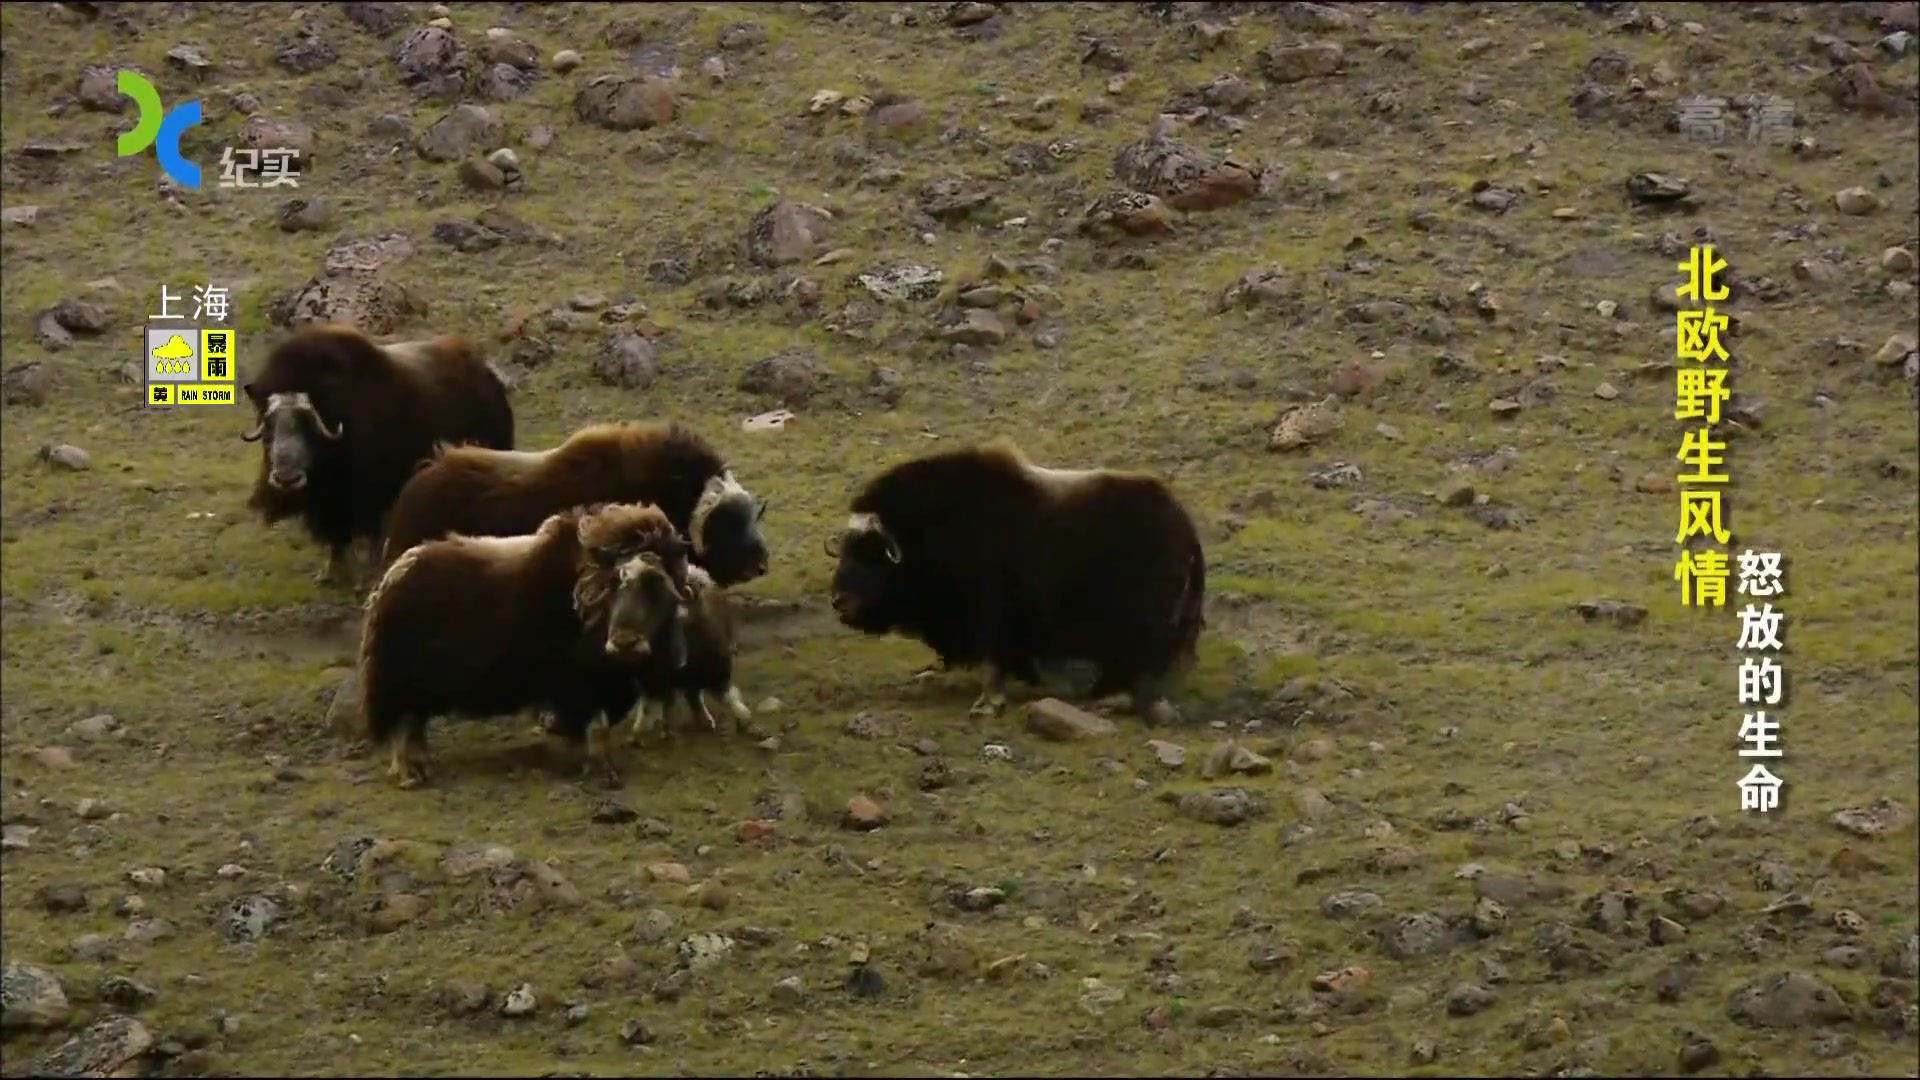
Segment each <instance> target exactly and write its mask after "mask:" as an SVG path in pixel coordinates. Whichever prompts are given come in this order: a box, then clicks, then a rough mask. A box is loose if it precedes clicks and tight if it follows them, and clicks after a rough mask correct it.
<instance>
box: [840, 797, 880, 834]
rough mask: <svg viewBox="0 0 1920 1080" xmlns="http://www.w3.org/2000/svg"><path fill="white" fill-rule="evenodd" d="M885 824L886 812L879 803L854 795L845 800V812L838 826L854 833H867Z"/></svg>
mask: <svg viewBox="0 0 1920 1080" xmlns="http://www.w3.org/2000/svg"><path fill="white" fill-rule="evenodd" d="M886 823H887V812H886V811H885V810H883V809H882V808H881V806H880V804H879V803H877V802H875V801H873V800H872V799H870V798H868V797H867V796H865V795H855V796H854V797H853V798H851V799H848V800H847V808H846V812H845V813H843V814H842V815H841V818H840V826H841V828H844V829H851V830H853V831H855V832H869V831H872V830H874V829H877V828H879V827H881V826H882V825H885V824H886Z"/></svg>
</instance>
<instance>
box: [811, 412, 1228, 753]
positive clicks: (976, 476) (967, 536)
mask: <svg viewBox="0 0 1920 1080" xmlns="http://www.w3.org/2000/svg"><path fill="white" fill-rule="evenodd" d="M852 511H853V513H852V517H851V518H850V519H849V520H848V522H847V526H846V528H845V529H844V530H843V531H841V532H839V533H836V534H835V535H834V536H832V537H829V538H828V540H827V544H826V547H827V554H828V555H830V556H832V557H834V558H837V559H838V560H839V565H838V567H837V568H836V570H835V572H834V576H833V609H834V612H835V613H836V614H837V615H838V616H839V618H840V621H841V622H842V623H844V624H845V625H846V626H848V627H850V628H852V629H855V630H859V631H861V632H862V633H865V634H870V635H880V634H886V633H897V634H900V635H902V636H905V637H912V638H916V639H918V640H920V641H921V642H923V643H924V644H926V645H927V646H928V647H929V648H931V649H933V651H934V652H935V653H936V654H937V655H938V656H939V658H940V659H941V660H942V661H943V662H944V666H950V667H960V668H971V667H978V666H981V665H984V666H985V667H986V680H985V683H984V685H983V687H982V689H981V692H980V696H979V698H978V699H977V700H976V701H975V702H974V703H973V708H972V710H971V712H972V714H973V715H976V716H979V715H989V716H990V715H994V714H997V713H998V712H999V711H1000V710H1001V709H1002V708H1004V707H1005V705H1006V692H1005V683H1006V677H1007V676H1008V675H1013V676H1016V677H1018V678H1021V679H1023V680H1025V681H1027V682H1038V681H1039V678H1038V671H1039V668H1040V667H1041V666H1042V665H1047V664H1057V663H1063V662H1069V661H1083V662H1091V663H1093V664H1095V665H1097V666H1098V668H1099V671H1100V674H1099V677H1098V678H1097V679H1096V681H1095V683H1094V686H1093V688H1092V690H1091V696H1092V697H1094V698H1100V697H1105V696H1107V695H1110V694H1115V693H1119V692H1121V691H1128V692H1130V693H1131V694H1132V697H1133V706H1134V709H1135V711H1136V712H1137V713H1139V715H1140V716H1141V718H1142V719H1143V720H1145V721H1147V722H1149V723H1162V722H1168V721H1171V720H1174V719H1176V718H1177V717H1178V712H1177V711H1176V710H1175V709H1174V707H1173V705H1172V703H1171V702H1169V701H1168V700H1167V699H1166V687H1167V684H1168V683H1169V681H1170V680H1171V679H1172V678H1173V677H1174V676H1175V675H1177V674H1179V673H1181V672H1183V671H1184V670H1185V669H1186V668H1187V667H1189V666H1190V665H1191V663H1192V661H1193V656H1194V649H1195V645H1196V643H1197V641H1198V638H1199V635H1200V631H1201V628H1202V627H1203V625H1204V621H1203V618H1202V614H1201V612H1202V604H1203V602H1204V599H1205V591H1206V560H1205V556H1204V554H1203V553H1202V551H1201V547H1200V538H1199V535H1198V534H1197V533H1196V532H1195V530H1194V526H1193V522H1192V520H1191V519H1190V518H1189V517H1188V516H1187V513H1186V510H1185V509H1184V508H1182V506H1181V505H1180V503H1179V501H1178V500H1176V499H1175V498H1174V495H1173V493H1172V491H1171V490H1170V489H1169V488H1168V486H1167V485H1166V484H1165V483H1164V482H1163V481H1161V480H1160V479H1158V478H1157V477H1154V476H1151V475H1147V474H1143V473H1131V472H1120V471H1115V470H1108V469H1089V470H1077V471H1065V470H1058V469H1045V468H1041V467H1039V466H1037V465H1034V464H1032V463H1031V462H1029V461H1028V460H1027V459H1026V457H1025V455H1023V454H1022V453H1021V452H1020V450H1019V449H1018V448H1017V447H1016V446H1015V445H1014V444H1013V443H1011V442H1008V441H1006V440H1003V439H996V440H993V441H991V442H987V443H984V444H980V445H976V446H972V447H967V448H963V449H956V450H950V451H946V452H943V453H937V454H931V455H928V456H925V457H922V458H919V459H917V460H912V461H907V462H904V463H902V464H899V465H896V466H894V467H893V468H891V469H888V470H886V471H885V472H882V473H881V474H879V475H878V476H876V477H874V478H873V479H872V480H870V481H869V482H868V483H867V485H866V486H865V487H864V488H863V489H862V490H861V491H860V493H859V494H858V495H856V496H855V497H854V499H853V503H852Z"/></svg>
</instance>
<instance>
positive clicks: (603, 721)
mask: <svg viewBox="0 0 1920 1080" xmlns="http://www.w3.org/2000/svg"><path fill="white" fill-rule="evenodd" d="M595 774H598V775H599V777H600V780H601V781H602V782H603V783H605V784H606V785H607V786H608V787H610V788H617V787H619V786H620V783H621V780H620V769H619V768H618V767H617V766H616V765H615V764H614V762H613V718H612V717H609V716H607V715H605V714H604V713H603V714H599V715H596V716H595V717H594V718H593V719H592V720H591V721H589V722H588V724H587V760H586V764H585V765H584V766H583V767H582V768H581V770H580V779H581V781H582V782H585V781H587V780H590V779H592V778H593V777H594V775H595Z"/></svg>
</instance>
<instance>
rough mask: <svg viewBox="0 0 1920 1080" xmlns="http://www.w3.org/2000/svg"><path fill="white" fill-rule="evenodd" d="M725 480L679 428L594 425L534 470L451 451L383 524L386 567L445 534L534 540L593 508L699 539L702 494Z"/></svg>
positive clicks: (524, 463) (412, 485) (499, 457)
mask: <svg viewBox="0 0 1920 1080" xmlns="http://www.w3.org/2000/svg"><path fill="white" fill-rule="evenodd" d="M725 473H726V462H725V460H724V459H723V458H722V457H721V456H720V454H719V453H718V452H716V451H715V450H714V449H713V448H712V447H711V446H710V445H708V444H707V442H706V440H705V439H703V438H701V437H700V436H699V435H698V434H697V433H695V432H693V431H692V430H690V429H688V428H686V427H684V426H682V425H680V424H677V423H619V424H594V425H592V426H589V427H584V428H581V429H580V430H578V431H576V432H574V433H573V435H572V436H570V437H569V438H568V439H567V440H566V442H564V443H561V444H560V445H559V446H557V447H554V448H553V449H551V450H548V451H546V452H545V453H544V454H543V455H541V456H540V457H539V459H538V460H537V461H529V460H527V459H524V458H518V457H516V456H515V455H510V454H501V453H494V452H491V451H488V450H484V449H479V448H475V447H450V448H447V449H445V450H443V451H441V452H440V453H439V454H438V455H437V456H435V458H434V459H433V460H432V461H431V462H429V463H428V464H427V465H425V466H423V467H422V468H421V469H420V470H419V471H418V472H417V473H416V474H415V475H414V476H413V477H412V478H411V479H410V480H409V481H408V482H407V485H406V488H405V489H404V490H403V491H402V492H401V493H400V497H399V500H398V501H397V502H396V503H395V505H394V508H393V513H392V515H391V516H390V518H389V520H388V523H387V538H386V545H385V549H384V551H383V553H382V561H383V563H384V564H387V565H391V564H392V563H393V561H394V560H396V559H398V558H399V557H400V555H401V554H402V553H403V552H405V551H406V550H407V549H408V548H409V547H412V546H413V545H415V544H418V543H421V542H423V541H427V540H433V539H437V538H439V537H442V536H445V535H447V534H448V533H461V534H464V535H467V536H515V535H518V534H521V533H526V532H531V531H532V530H533V529H535V528H536V527H538V526H539V524H540V522H542V521H544V520H545V519H546V518H547V516H548V515H550V514H554V513H558V512H559V511H561V510H563V509H565V508H567V507H569V506H578V505H582V504H587V503H595V502H645V503H650V504H652V505H654V506H657V507H659V508H660V509H661V510H662V511H663V512H665V514H666V515H667V518H668V520H670V521H671V522H673V525H674V528H676V529H678V530H680V533H681V535H683V536H687V537H688V538H689V539H693V537H692V535H691V532H690V530H691V528H692V519H693V514H694V507H695V506H696V505H697V504H698V503H699V501H700V496H701V492H702V490H703V489H704V488H705V487H706V485H707V483H708V481H709V480H711V479H713V478H714V477H717V476H721V475H723V474H725ZM696 561H698V556H696ZM715 576H716V577H718V576H720V575H717V574H716V575H715Z"/></svg>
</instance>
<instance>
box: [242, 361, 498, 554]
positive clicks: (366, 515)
mask: <svg viewBox="0 0 1920 1080" xmlns="http://www.w3.org/2000/svg"><path fill="white" fill-rule="evenodd" d="M241 389H242V390H243V391H244V392H245V393H246V395H247V397H248V399H249V400H251V401H252V402H253V408H254V414H255V420H254V425H253V428H252V429H251V430H249V431H248V432H246V434H244V435H242V436H240V437H241V438H242V439H245V440H246V441H248V442H259V443H260V444H261V448H260V449H261V453H260V475H259V477H258V479H256V480H255V482H254V487H253V494H252V496H251V497H250V498H249V499H248V500H247V505H248V506H249V507H250V508H251V509H253V510H256V511H258V512H259V514H260V516H261V517H262V518H263V519H265V521H266V523H267V524H269V525H271V524H273V523H275V522H277V521H280V520H283V519H285V518H290V517H295V516H298V517H300V518H301V519H302V520H303V522H304V523H305V525H306V529H307V532H308V533H309V534H310V535H311V536H312V537H313V538H314V539H315V540H318V541H319V542H320V543H322V544H325V545H326V547H327V562H326V565H325V566H324V567H323V568H322V569H321V570H320V572H319V573H318V574H317V575H315V579H316V580H318V581H320V582H322V583H328V582H341V581H344V580H346V579H347V578H348V576H349V575H348V574H347V566H346V562H347V559H348V557H349V555H350V548H351V546H352V544H353V542H354V541H355V540H365V541H366V543H367V545H368V548H369V552H368V559H367V563H366V567H365V571H366V572H367V574H368V576H369V578H371V575H372V572H373V570H374V569H375V567H376V564H377V563H378V562H379V558H378V557H379V543H380V530H381V524H382V521H383V519H384V518H385V516H386V513H387V510H388V508H389V507H391V506H392V505H393V500H394V499H395V498H396V497H397V496H398V495H399V494H400V489H401V487H403V486H404V485H405V484H406V482H407V478H408V477H409V476H411V475H412V474H413V471H414V469H415V467H416V466H418V465H419V463H420V462H422V461H424V460H426V459H427V458H429V457H431V456H432V454H433V451H434V447H435V445H436V444H437V443H450V444H461V443H474V444H477V445H480V446H487V447H494V448H497V449H500V450H511V449H512V448H513V407H512V406H511V405H510V404H508V402H507V388H506V386H505V385H504V384H503V383H501V381H500V378H499V376H497V375H495V374H494V372H493V369H492V368H490V367H488V366H487V364H486V363H485V362H484V361H483V360H481V359H480V357H479V355H478V353H477V352H476V350H475V346H474V344H473V342H472V341H470V340H469V339H467V338H464V337H461V336H458V335H445V336H442V337H436V338H432V339H429V340H424V341H408V342H399V343H395V344H391V345H380V344H377V343H375V342H374V341H373V340H372V339H370V338H368V337H367V336H365V335H364V334H361V333H360V332H359V331H357V330H354V329H352V328H350V327H345V326H330V325H312V326H306V327H302V328H301V329H300V330H298V331H297V332H295V333H294V334H293V336H291V337H289V338H288V339H286V340H285V341H283V342H281V343H280V344H279V345H278V346H276V347H275V348H274V350H273V352H272V353H270V354H269V355H268V357H267V361H266V364H265V365H264V366H263V367H262V368H261V370H260V372H259V373H258V374H256V375H255V376H254V377H253V380H252V381H251V382H248V383H247V384H245V385H244V386H243V387H241Z"/></svg>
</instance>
